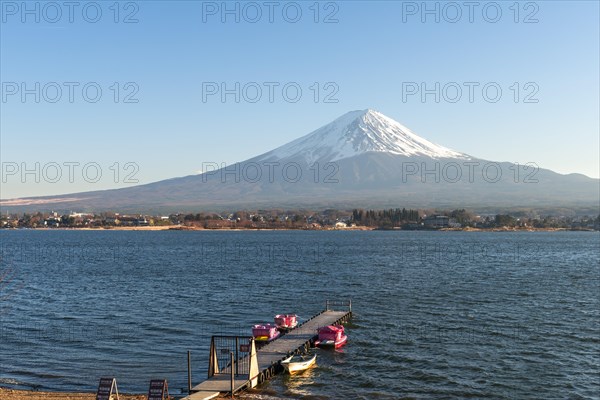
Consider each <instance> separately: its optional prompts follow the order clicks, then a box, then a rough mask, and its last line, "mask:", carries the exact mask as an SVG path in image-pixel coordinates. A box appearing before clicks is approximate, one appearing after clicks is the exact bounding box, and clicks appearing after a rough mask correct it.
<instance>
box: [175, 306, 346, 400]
mask: <svg viewBox="0 0 600 400" xmlns="http://www.w3.org/2000/svg"><path fill="white" fill-rule="evenodd" d="M336 307H344V308H346V309H345V310H342V311H336V310H334V308H336ZM351 317H352V303H351V301H329V300H328V301H327V303H326V307H325V310H324V311H321V312H320V313H319V314H317V315H315V316H313V317H312V318H310V319H309V320H307V321H305V322H304V323H302V324H301V325H299V326H298V327H296V328H295V329H292V330H291V331H289V332H288V333H285V334H282V335H281V336H279V337H278V338H277V339H275V340H273V341H272V342H270V343H268V344H266V345H264V346H263V347H261V348H259V349H256V346H255V342H254V340H252V338H251V337H247V336H213V337H212V338H211V348H210V357H209V370H208V379H206V380H205V381H203V382H201V383H199V384H198V385H196V386H194V387H192V389H191V393H190V395H189V396H187V397H185V398H184V399H183V400H207V399H213V398H215V397H217V396H219V395H220V394H225V393H231V392H232V389H231V388H232V382H233V392H234V393H235V392H237V391H240V390H243V389H247V388H251V387H255V386H256V385H257V384H261V383H263V382H265V381H266V380H268V379H270V378H271V377H272V376H274V375H276V374H277V373H279V372H281V371H282V367H281V365H280V361H281V360H283V359H284V358H286V357H288V356H289V355H291V354H294V353H302V352H305V351H307V350H308V349H309V348H310V347H311V346H312V345H313V343H314V341H315V340H316V338H317V330H318V329H319V328H322V327H324V326H327V325H335V324H342V323H344V322H347V321H348V320H349V319H350V318H351ZM232 361H233V363H232ZM232 364H233V370H234V373H233V374H232V368H231V366H232ZM232 375H233V380H232Z"/></svg>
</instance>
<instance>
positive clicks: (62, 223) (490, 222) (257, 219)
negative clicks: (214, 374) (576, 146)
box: [0, 208, 600, 231]
mask: <svg viewBox="0 0 600 400" xmlns="http://www.w3.org/2000/svg"><path fill="white" fill-rule="evenodd" d="M0 229H156V230H159V229H173V230H201V229H209V230H210V229H213V230H214V229H298V230H334V229H338V230H342V229H357V230H358V229H364V230H367V229H382V230H396V229H397V230H442V229H443V230H550V229H563V230H589V231H592V230H596V231H597V230H600V215H598V216H540V215H535V214H533V213H532V212H524V211H523V212H515V213H513V214H512V215H509V214H490V215H477V214H475V213H472V212H470V211H468V210H464V209H459V210H452V211H440V210H412V209H405V208H402V209H400V208H396V209H386V210H363V209H354V210H351V211H349V210H345V211H344V210H324V211H308V210H295V211H283V210H258V211H235V212H228V213H202V212H201V213H187V214H185V213H175V214H169V215H145V214H120V213H111V212H103V213H83V212H71V213H66V214H61V213H57V212H50V213H42V212H37V213H31V214H28V213H25V214H5V215H2V216H1V217H0Z"/></svg>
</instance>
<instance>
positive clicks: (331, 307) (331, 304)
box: [325, 300, 352, 312]
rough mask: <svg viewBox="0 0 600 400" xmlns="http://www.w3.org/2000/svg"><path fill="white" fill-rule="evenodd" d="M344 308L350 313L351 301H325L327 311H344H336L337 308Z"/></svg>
mask: <svg viewBox="0 0 600 400" xmlns="http://www.w3.org/2000/svg"><path fill="white" fill-rule="evenodd" d="M342 307H345V308H346V309H347V311H349V312H352V300H326V301H325V310H327V311H346V310H337V309H338V308H342Z"/></svg>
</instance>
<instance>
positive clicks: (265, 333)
mask: <svg viewBox="0 0 600 400" xmlns="http://www.w3.org/2000/svg"><path fill="white" fill-rule="evenodd" d="M279 335H281V332H279V331H278V330H277V327H276V326H275V325H271V324H264V325H254V326H253V327H252V336H253V337H254V340H256V341H257V342H270V341H272V340H275V339H277V338H278V337H279Z"/></svg>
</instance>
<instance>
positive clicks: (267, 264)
mask: <svg viewBox="0 0 600 400" xmlns="http://www.w3.org/2000/svg"><path fill="white" fill-rule="evenodd" d="M0 239H1V250H2V264H1V266H0V269H1V274H0V276H1V277H2V281H1V282H0V386H11V387H16V388H23V389H29V388H37V389H40V390H42V389H51V390H81V391H93V390H95V388H96V385H97V382H98V379H99V378H100V377H101V376H105V375H106V376H115V377H116V378H117V382H118V386H119V389H120V391H122V392H144V391H146V390H147V385H148V382H149V380H150V379H152V378H157V377H158V378H161V377H164V378H167V379H168V381H169V387H170V391H171V392H172V394H178V393H179V391H180V389H182V388H185V387H187V372H186V371H187V370H186V357H187V351H188V350H191V351H192V364H193V377H194V383H198V382H199V381H200V380H202V379H203V378H204V377H205V376H206V370H207V366H208V347H209V342H210V335H212V334H243V335H248V334H250V330H249V327H250V326H251V325H252V324H254V323H258V322H268V321H271V319H272V316H273V315H274V314H277V313H280V312H294V313H297V314H298V315H299V316H300V317H302V318H308V317H310V316H312V315H313V314H315V313H317V312H319V311H320V310H321V309H323V308H324V303H325V300H326V299H347V298H351V299H352V303H353V311H354V319H353V322H352V323H351V324H350V325H349V326H348V335H349V343H348V345H347V346H346V347H345V348H343V349H342V350H340V351H335V352H333V351H321V350H316V351H317V353H318V368H316V369H314V370H312V371H310V372H309V373H307V374H304V375H302V376H300V377H294V378H289V377H285V376H278V377H277V378H275V379H273V380H272V381H270V382H269V383H268V384H266V385H265V386H264V387H263V391H262V393H263V394H262V395H260V396H259V395H254V396H250V397H262V398H267V397H269V398H301V397H303V396H309V397H308V398H314V399H330V398H331V399H334V398H335V399H338V398H343V399H396V398H424V399H425V398H426V399H430V398H465V397H472V398H506V399H509V398H510V399H517V398H518V399H525V398H545V399H551V398H556V399H564V398H571V399H578V398H579V399H584V398H585V399H591V398H598V393H600V267H599V265H600V235H599V234H598V233H597V232H531V233H526V232H512V233H492V232H384V231H370V232H340V231H334V232H314V231H307V232H304V231H299V232H295V231H264V232H263V231H259V232H254V231H252V232H250V231H248V232H224V231H218V232H201V231H199V232H198V231H196V232H182V231H166V232H122V231H119V232H116V231H98V232H86V231H26V230H21V231H0ZM265 394H266V395H265Z"/></svg>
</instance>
